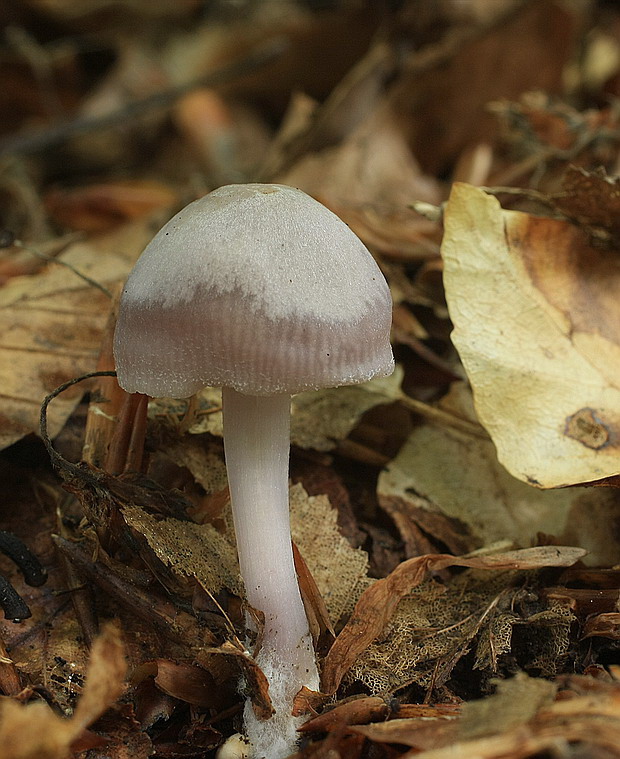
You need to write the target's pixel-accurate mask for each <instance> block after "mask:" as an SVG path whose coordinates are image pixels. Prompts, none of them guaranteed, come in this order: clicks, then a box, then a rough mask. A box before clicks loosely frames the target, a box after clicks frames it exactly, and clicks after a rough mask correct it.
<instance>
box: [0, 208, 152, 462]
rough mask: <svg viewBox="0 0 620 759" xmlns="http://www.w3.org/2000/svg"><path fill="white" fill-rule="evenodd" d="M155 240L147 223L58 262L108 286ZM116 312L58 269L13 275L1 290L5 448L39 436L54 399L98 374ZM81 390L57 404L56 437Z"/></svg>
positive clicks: (0, 423)
mask: <svg viewBox="0 0 620 759" xmlns="http://www.w3.org/2000/svg"><path fill="white" fill-rule="evenodd" d="M151 234H152V229H151V225H150V224H149V223H146V222H141V223H135V224H132V225H127V226H124V227H122V228H121V229H119V230H118V231H117V232H116V233H114V234H113V235H109V236H106V237H102V238H99V239H97V240H95V241H89V242H88V243H83V242H78V243H75V244H74V245H71V246H70V248H69V249H68V250H67V251H66V252H65V253H63V254H62V255H61V256H59V260H61V261H63V262H64V263H65V264H69V265H70V266H72V267H74V268H75V269H76V270H77V271H78V272H81V273H82V274H84V275H86V276H88V277H90V278H91V279H92V280H94V281H96V282H98V283H99V284H101V285H104V286H106V287H108V288H110V287H111V286H113V285H114V283H116V282H118V281H120V280H122V279H124V278H125V276H126V275H127V274H128V272H129V270H130V269H131V266H132V265H133V263H134V261H135V259H136V258H137V256H138V254H139V253H140V251H141V250H142V248H143V247H144V245H145V244H146V242H147V241H148V239H149V237H150V236H151ZM110 308H111V300H110V298H109V297H108V296H106V295H105V294H104V293H103V292H101V291H100V290H98V289H97V288H96V287H94V286H93V285H91V284H88V283H87V282H85V281H84V280H83V279H81V278H80V277H79V276H78V275H77V274H75V273H74V272H72V271H69V270H68V269H67V268H66V267H65V266H63V265H59V264H56V263H50V264H49V265H48V266H47V267H46V268H45V269H44V270H43V271H42V272H41V273H39V274H36V275H33V276H24V277H15V278H13V279H11V280H10V281H9V282H7V284H5V285H4V287H3V288H2V289H1V290H0V333H1V334H2V338H1V342H0V387H1V388H2V393H1V394H0V448H4V447H6V446H8V445H11V443H14V442H15V441H16V440H19V439H20V438H21V437H23V436H24V435H27V434H28V433H30V432H35V431H36V430H38V427H39V409H40V405H41V402H42V400H43V398H44V397H45V396H46V395H47V394H48V393H50V392H51V391H52V390H54V389H55V388H56V387H57V386H58V385H60V384H61V383H62V382H65V381H66V380H69V379H72V378H73V377H75V376H78V375H80V374H84V373H85V372H88V371H93V370H94V368H95V365H96V362H97V355H98V352H99V347H100V342H101V335H102V332H103V329H104V326H105V323H106V319H107V315H108V312H109V310H110ZM82 392H83V389H79V388H78V389H72V390H69V391H68V392H66V393H63V395H62V396H61V397H59V398H58V399H56V400H55V401H54V402H53V403H52V404H51V406H50V408H49V411H48V424H49V432H50V435H51V436H52V437H54V436H55V435H57V434H58V432H59V430H60V429H61V428H62V426H63V425H64V423H65V421H66V419H67V418H68V416H69V415H70V414H71V412H72V411H73V409H74V408H75V406H76V404H77V402H78V401H79V399H80V397H81V395H82Z"/></svg>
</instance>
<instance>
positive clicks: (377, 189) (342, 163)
mask: <svg viewBox="0 0 620 759" xmlns="http://www.w3.org/2000/svg"><path fill="white" fill-rule="evenodd" d="M277 181H279V182H282V183H283V184H290V185H293V186H294V187H299V188H301V189H302V190H304V191H305V192H307V193H309V194H310V195H312V196H314V197H316V198H318V199H319V200H320V201H321V202H322V203H324V204H325V205H327V206H328V207H329V208H330V209H331V210H332V211H334V213H336V214H337V215H338V216H340V218H342V219H343V220H344V221H346V222H347V224H349V226H350V227H351V228H352V229H353V231H354V232H355V233H356V234H357V235H358V236H359V237H360V238H361V239H362V240H363V241H364V242H365V243H366V244H367V245H370V246H372V247H373V248H374V249H375V250H379V251H381V252H383V253H389V254H392V255H396V256H398V257H402V256H403V254H404V253H405V252H406V253H407V254H408V255H409V256H417V257H428V256H429V255H434V254H435V253H436V247H435V245H436V238H437V227H436V225H434V224H432V223H430V222H428V221H427V220H426V219H424V218H422V217H421V216H419V215H418V214H417V213H416V212H415V211H413V210H412V209H411V208H410V205H411V203H412V202H413V201H414V200H419V201H424V202H427V203H432V204H434V205H437V204H438V203H440V202H441V200H442V193H441V190H440V188H439V185H438V184H437V182H435V180H434V179H432V178H431V177H427V176H424V175H423V174H422V172H421V171H420V168H419V166H418V164H417V162H416V160H415V158H414V157H413V155H412V153H411V150H410V148H409V146H408V145H407V142H406V140H405V139H404V136H403V133H402V130H401V129H400V127H399V125H398V123H397V121H396V119H395V117H394V114H393V113H392V111H391V109H390V107H389V106H388V105H386V103H385V102H383V103H380V104H379V105H378V106H377V107H376V109H375V110H374V111H373V112H372V113H371V115H370V116H369V117H368V118H366V119H365V120H364V121H363V122H362V123H361V124H360V126H359V127H358V128H357V129H355V130H354V131H353V132H352V133H351V134H350V135H349V136H348V137H347V138H346V139H345V140H344V141H343V142H341V143H340V144H338V145H337V146H336V147H330V148H326V149H325V150H322V151H320V152H318V153H311V154H309V155H307V156H305V157H303V158H302V159H301V160H300V161H299V162H298V163H297V164H296V165H295V166H293V167H292V168H291V169H289V170H288V171H287V172H286V173H285V174H283V175H280V176H279V177H278V179H277Z"/></svg>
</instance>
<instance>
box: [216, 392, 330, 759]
mask: <svg viewBox="0 0 620 759" xmlns="http://www.w3.org/2000/svg"><path fill="white" fill-rule="evenodd" d="M290 402H291V399H290V396H289V395H272V396H252V395H244V394H242V393H238V392H236V391H235V390H232V389H230V388H224V390H223V392H222V403H223V412H224V449H225V453H226V468H227V470H228V483H229V485H230V495H231V502H232V510H233V519H234V523H235V534H236V538H237V551H238V553H239V565H240V568H241V576H242V577H243V581H244V583H245V589H246V594H247V599H248V602H249V603H250V605H251V606H253V607H255V608H256V609H259V610H260V611H262V612H263V614H264V615H265V630H264V637H263V644H262V648H261V651H260V653H259V655H258V659H257V660H258V663H259V665H260V666H261V668H262V669H263V671H264V672H265V674H266V675H267V678H268V680H269V683H270V691H269V692H270V696H271V699H272V703H273V706H274V708H275V710H276V714H275V716H274V717H272V719H270V720H267V721H266V722H258V720H256V719H255V718H254V717H253V712H252V709H251V707H246V710H245V719H246V730H247V731H248V737H249V738H250V740H251V741H252V743H253V744H254V746H255V750H256V755H257V757H259V756H265V757H267V759H279V757H285V756H288V754H289V753H291V752H292V751H293V750H294V746H295V738H296V734H295V727H296V724H297V721H296V720H294V719H293V718H292V717H291V716H290V715H291V709H292V699H293V696H294V695H295V693H297V691H298V690H299V689H300V688H301V687H302V686H303V685H306V686H308V687H310V688H313V689H316V688H317V687H318V674H317V669H316V663H315V659H314V651H313V649H312V639H311V636H310V633H309V629H308V621H307V619H306V613H305V611H304V606H303V602H302V600H301V595H300V592H299V586H298V584H297V575H296V573H295V565H294V562H293V551H292V547H291V530H290V520H289V503H288V458H289V448H290Z"/></svg>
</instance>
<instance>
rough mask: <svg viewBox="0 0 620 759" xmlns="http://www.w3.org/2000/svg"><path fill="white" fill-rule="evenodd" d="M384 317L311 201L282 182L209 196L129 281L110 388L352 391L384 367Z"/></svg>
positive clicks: (376, 278) (154, 244)
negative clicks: (342, 388) (345, 387)
mask: <svg viewBox="0 0 620 759" xmlns="http://www.w3.org/2000/svg"><path fill="white" fill-rule="evenodd" d="M391 315H392V302H391V298H390V293H389V289H388V286H387V283H386V281H385V279H384V277H383V275H382V274H381V271H380V270H379V268H378V266H377V264H376V263H375V261H374V259H373V258H372V256H371V255H370V253H369V252H368V250H367V249H366V248H365V247H364V245H363V244H362V242H361V241H360V240H359V239H358V238H357V237H356V236H355V235H354V234H353V232H351V230H350V229H349V228H348V227H347V225H346V224H344V222H342V221H341V220H340V219H339V218H338V217H337V216H336V215H335V214H333V213H332V212H331V211H329V210H328V209H327V208H325V207H324V206H323V205H321V204H320V203H318V202H317V201H316V200H313V199H312V198H311V197H309V196H308V195H306V194H305V193H304V192H301V191H300V190H296V189H294V188H292V187H286V186H284V185H276V184H248V185H229V186H226V187H220V188H219V189H218V190H215V191H213V192H211V193H210V194H209V195H206V196H205V197H203V198H200V199H199V200H196V201H195V202H194V203H191V204H190V205H188V206H187V207H186V208H184V209H183V210H182V211H181V212H180V213H178V214H177V215H176V216H175V217H173V218H172V219H171V220H170V221H169V222H168V223H167V224H166V226H165V227H163V229H161V230H160V232H158V234H157V235H155V237H154V238H153V240H152V241H151V242H150V243H149V245H148V246H147V247H146V249H145V250H144V252H143V253H142V255H141V256H140V258H139V260H138V262H137V263H136V265H135V267H134V269H133V271H132V272H131V274H130V276H129V279H128V280H127V285H126V287H125V290H124V292H123V295H122V298H121V303H120V309H119V317H118V324H117V328H116V334H115V337H114V355H115V359H116V368H117V372H118V380H119V383H120V384H121V386H122V387H123V388H125V390H128V391H129V392H140V393H145V394H147V395H151V396H156V397H160V396H167V397H174V398H184V397H187V396H190V395H193V393H195V392H197V391H198V390H200V389H202V388H203V387H205V386H207V385H212V386H226V387H232V388H234V389H235V390H238V391H239V392H242V393H248V394H252V395H270V394H274V393H291V394H292V393H297V392H300V391H302V390H309V389H317V388H321V387H335V386H337V385H349V384H355V383H358V382H364V381H365V380H368V379H370V378H371V377H374V376H376V375H384V374H389V373H391V372H392V370H393V368H394V359H393V356H392V350H391V347H390V342H389V332H390V323H391Z"/></svg>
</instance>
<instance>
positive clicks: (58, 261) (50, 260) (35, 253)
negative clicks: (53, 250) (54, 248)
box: [13, 240, 112, 298]
mask: <svg viewBox="0 0 620 759" xmlns="http://www.w3.org/2000/svg"><path fill="white" fill-rule="evenodd" d="M13 245H15V247H16V248H21V250H25V251H27V252H28V253H30V254H31V255H33V256H36V258H40V259H41V260H42V261H47V262H48V263H54V264H58V265H59V266H64V267H65V269H69V271H72V272H73V273H74V274H75V275H76V276H77V277H79V278H80V279H82V280H84V282H86V284H87V285H90V286H91V287H96V288H97V290H101V292H102V293H103V294H104V295H107V296H108V298H112V293H111V292H110V291H109V290H108V288H107V287H105V286H104V285H102V284H101V283H100V282H97V280H96V279H92V277H89V276H88V274H84V273H83V272H81V271H79V269H76V268H75V266H73V265H72V264H70V263H69V262H68V261H63V260H62V258H56V257H55V256H48V255H47V253H41V252H40V251H38V250H37V249H36V248H33V247H31V246H30V245H26V244H25V243H23V242H22V241H21V240H15V241H14V242H13Z"/></svg>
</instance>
